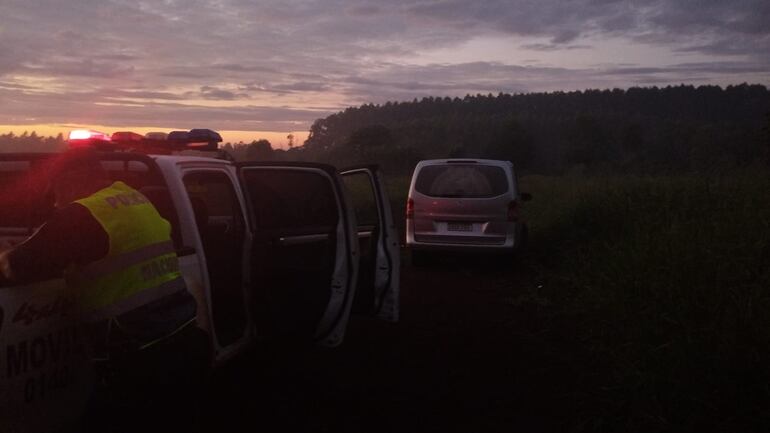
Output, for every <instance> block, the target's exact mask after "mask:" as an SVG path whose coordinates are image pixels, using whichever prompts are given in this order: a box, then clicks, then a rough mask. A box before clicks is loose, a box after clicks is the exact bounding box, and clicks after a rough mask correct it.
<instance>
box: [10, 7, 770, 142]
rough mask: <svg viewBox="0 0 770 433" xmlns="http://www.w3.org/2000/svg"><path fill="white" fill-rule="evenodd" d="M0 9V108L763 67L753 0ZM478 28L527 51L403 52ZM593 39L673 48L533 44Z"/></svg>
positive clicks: (260, 117) (87, 115)
mask: <svg viewBox="0 0 770 433" xmlns="http://www.w3.org/2000/svg"><path fill="white" fill-rule="evenodd" d="M0 16H1V17H2V22H0V59H2V61H0V97H2V100H10V98H13V101H14V104H3V106H0V124H5V123H9V122H10V121H11V120H10V119H26V118H37V119H40V118H45V119H48V120H49V121H51V122H56V123H70V122H71V121H72V119H71V118H72V117H77V118H78V121H80V122H86V121H88V119H91V118H99V119H100V121H101V122H103V123H107V122H116V123H121V124H125V122H126V119H129V120H131V121H132V122H139V121H146V122H156V124H157V122H161V123H164V124H169V125H176V122H189V123H190V124H192V123H195V122H204V123H205V122H206V121H207V120H212V121H216V122H218V123H220V124H227V125H228V127H233V128H234V127H236V126H238V128H237V129H245V128H247V127H254V125H260V126H266V125H268V124H269V125H271V126H272V127H278V126H280V125H281V124H288V123H289V122H312V120H313V119H315V118H316V117H323V116H325V115H326V114H329V113H330V112H333V111H336V110H339V109H343V108H345V106H347V105H358V104H362V103H367V102H385V101H387V100H391V101H394V100H412V99H414V98H415V97H418V98H419V97H422V96H444V95H447V96H464V95H465V94H467V93H470V94H476V93H497V92H500V91H502V92H525V91H533V90H534V91H541V90H559V89H564V90H570V89H580V88H587V87H592V88H606V87H615V86H619V87H628V86H633V85H639V84H643V83H655V84H667V83H671V84H678V83H679V82H692V81H694V80H697V81H698V82H702V83H704V84H709V83H715V84H720V83H726V82H730V81H739V82H741V81H748V80H758V81H760V82H763V83H770V76H769V75H770V72H768V71H770V26H769V25H768V24H767V23H769V22H770V2H768V1H767V0H733V1H717V0H676V1H674V0H651V1H647V2H634V1H630V0H628V1H626V0H571V1H569V2H565V1H561V0H539V1H532V0H516V1H512V0H485V1H479V2H468V1H466V0H390V1H388V2H387V5H386V4H385V3H383V2H382V1H381V0H376V1H375V0H358V1H352V0H284V1H281V2H266V1H254V0H164V1H154V0H135V1H126V0H99V1H96V0H69V1H67V2H61V1H58V0H3V1H2V2H0ZM483 38H500V39H501V40H506V41H512V42H510V43H509V44H508V45H507V46H508V47H509V51H517V50H523V51H528V52H527V53H526V54H525V55H526V58H531V59H533V60H534V62H532V61H531V62H527V61H525V60H521V61H519V63H520V64H516V62H514V61H510V62H504V61H499V60H496V61H492V60H490V59H485V58H483V57H482V56H481V54H479V57H478V59H473V60H479V61H469V60H467V59H466V60H452V59H451V58H448V60H446V61H442V62H438V61H436V62H433V63H430V62H427V63H428V64H426V62H422V63H420V62H417V61H416V60H415V59H417V58H420V56H421V55H422V54H424V53H426V52H433V51H437V50H445V51H446V52H448V53H452V51H453V50H458V49H460V48H461V47H462V46H463V45H464V44H467V43H468V42H469V41H474V40H478V39H483ZM606 40H613V41H615V42H618V44H622V43H626V44H628V46H629V47H637V48H638V46H644V47H648V48H649V51H652V52H653V54H656V53H657V52H658V51H660V52H666V53H671V56H669V57H668V58H667V60H665V61H664V60H660V59H658V58H657V56H655V55H647V56H646V57H645V56H640V57H638V58H627V57H624V56H622V54H625V53H624V52H622V50H621V52H620V53H619V55H618V59H617V63H616V64H611V63H610V64H603V65H601V66H589V63H590V62H588V63H587V62H584V63H583V64H570V63H569V62H568V61H566V60H564V61H555V60H542V59H554V58H556V57H557V56H561V55H562V54H563V57H564V58H572V57H583V58H588V59H590V58H591V57H592V56H593V55H595V54H596V53H597V50H601V49H602V48H601V47H602V46H603V45H602V44H601V42H602V41H606ZM549 56H550V57H549ZM676 56H681V59H679V58H677V57H676ZM450 57H451V56H450ZM605 59H606V56H605V57H604V58H603V59H602V60H597V61H595V62H593V63H600V62H604V63H606V61H605ZM672 59H673V60H672ZM527 63H532V64H533V65H532V66H524V65H525V64H527ZM625 63H633V64H631V65H625ZM95 104H99V105H95ZM104 104H110V105H104ZM286 107H301V108H286ZM308 107H311V108H310V109H308ZM110 116H115V117H114V118H113V117H110ZM280 116H285V117H283V118H281V117H280ZM159 126H160V125H159ZM179 126H181V125H179ZM193 126H195V125H193ZM308 126H309V125H308ZM285 127H286V128H287V129H291V130H296V129H297V127H296V124H293V125H292V126H291V127H290V128H289V127H288V126H285Z"/></svg>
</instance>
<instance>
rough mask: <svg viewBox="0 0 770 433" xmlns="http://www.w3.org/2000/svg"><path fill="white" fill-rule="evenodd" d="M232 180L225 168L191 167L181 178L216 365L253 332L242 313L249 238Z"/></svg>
mask: <svg viewBox="0 0 770 433" xmlns="http://www.w3.org/2000/svg"><path fill="white" fill-rule="evenodd" d="M233 175H234V172H233V171H231V167H230V166H229V165H227V166H226V165H224V164H222V165H221V166H220V167H203V166H194V165H193V166H191V167H190V168H187V169H185V170H184V174H183V177H182V182H183V184H184V189H185V192H186V194H187V198H188V200H189V205H190V211H191V212H190V213H191V214H192V215H193V216H194V219H195V221H194V223H195V227H196V230H197V236H196V237H195V238H196V239H195V241H194V242H195V243H197V244H193V245H190V246H193V247H195V249H196V250H199V251H203V260H202V262H203V263H202V264H203V265H204V266H203V267H202V268H203V269H202V271H203V275H204V278H205V279H207V281H208V285H207V287H208V290H209V296H210V298H209V299H210V300H211V304H210V305H209V306H208V307H209V311H207V312H205V313H206V314H207V315H209V317H210V321H211V328H212V329H211V331H212V332H211V333H212V337H213V341H214V350H215V356H216V357H217V359H218V360H224V359H227V358H229V357H231V356H232V355H233V354H235V353H237V352H238V351H239V350H240V348H241V347H243V346H244V345H246V344H247V342H248V340H249V338H250V337H251V334H250V330H251V328H252V325H251V323H250V321H249V317H248V311H247V308H246V304H247V302H248V301H247V291H246V287H247V281H248V278H249V275H248V267H247V260H246V258H245V257H244V256H245V252H246V251H249V249H250V248H249V242H250V235H249V232H248V229H247V226H246V213H245V212H244V208H243V206H242V202H241V199H240V198H239V194H238V188H237V180H236V179H235V178H234V176H233ZM199 314H201V312H199Z"/></svg>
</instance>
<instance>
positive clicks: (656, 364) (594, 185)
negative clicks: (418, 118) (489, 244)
mask: <svg viewBox="0 0 770 433" xmlns="http://www.w3.org/2000/svg"><path fill="white" fill-rule="evenodd" d="M521 186H522V190H524V191H527V192H531V193H532V194H533V196H534V199H533V201H532V202H529V203H526V205H525V215H526V217H527V220H528V222H529V227H530V245H531V246H530V249H529V250H528V251H527V253H526V254H525V255H524V256H523V257H521V258H520V261H521V262H520V264H519V265H520V266H527V267H531V268H534V269H535V270H536V273H537V274H538V275H540V279H541V280H542V284H541V285H540V286H539V288H538V290H537V292H536V293H532V294H531V296H532V297H533V299H535V300H536V301H537V302H533V303H530V305H537V306H538V307H537V314H539V315H541V316H544V320H543V321H542V323H543V324H544V325H543V329H542V330H541V331H542V333H543V335H545V336H546V338H551V339H552V340H553V341H556V342H558V341H563V342H564V350H565V351H568V350H571V351H574V352H575V362H576V363H577V364H578V365H579V366H580V368H579V371H582V372H584V373H583V377H580V378H578V383H579V384H580V386H578V387H576V388H575V389H571V390H569V391H567V392H570V393H572V397H573V398H574V400H575V401H577V405H578V407H580V411H579V413H578V414H577V415H576V416H575V419H574V420H573V422H572V423H571V424H572V425H573V426H574V430H575V431H767V430H768V429H770V314H768V313H770V311H769V310H770V180H769V179H768V176H767V173H766V172H762V171H759V170H758V171H754V172H752V171H742V172H735V173H730V174H722V175H721V176H697V175H681V176H670V177H663V176H659V177H630V176H625V177H583V176H568V177H543V176H529V177H525V178H523V179H522V182H521ZM389 187H390V190H391V198H392V200H393V210H394V214H395V215H396V219H397V222H398V223H399V225H400V226H402V225H403V218H402V217H401V216H402V215H403V207H404V204H403V203H404V201H405V198H406V189H407V187H408V179H407V178H392V179H391V180H390V181H389ZM565 391H566V390H565Z"/></svg>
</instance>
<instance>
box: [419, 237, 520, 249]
mask: <svg viewBox="0 0 770 433" xmlns="http://www.w3.org/2000/svg"><path fill="white" fill-rule="evenodd" d="M406 246H407V248H411V249H413V250H420V251H453V252H490V253H495V252H498V253H505V252H510V251H512V250H513V249H514V248H515V246H516V245H515V242H514V240H513V239H512V238H510V237H476V236H467V237H464V239H458V237H455V236H441V235H418V236H417V239H415V237H414V236H407V239H406Z"/></svg>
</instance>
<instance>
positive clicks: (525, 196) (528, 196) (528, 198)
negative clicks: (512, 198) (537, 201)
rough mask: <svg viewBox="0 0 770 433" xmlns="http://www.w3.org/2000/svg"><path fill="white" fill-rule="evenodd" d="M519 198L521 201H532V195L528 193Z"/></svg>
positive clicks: (523, 193)
mask: <svg viewBox="0 0 770 433" xmlns="http://www.w3.org/2000/svg"><path fill="white" fill-rule="evenodd" d="M519 198H520V199H521V201H530V200H532V194H530V193H528V192H522V193H519Z"/></svg>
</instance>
